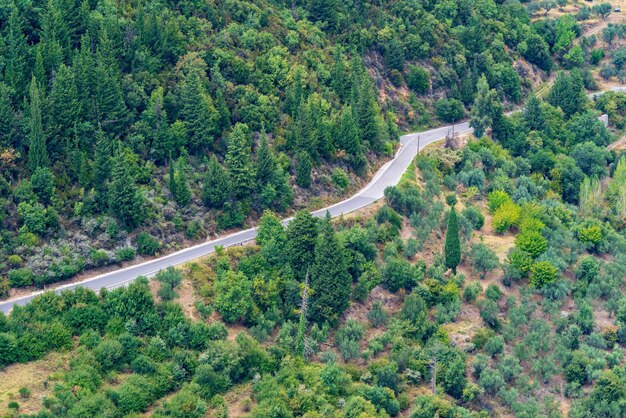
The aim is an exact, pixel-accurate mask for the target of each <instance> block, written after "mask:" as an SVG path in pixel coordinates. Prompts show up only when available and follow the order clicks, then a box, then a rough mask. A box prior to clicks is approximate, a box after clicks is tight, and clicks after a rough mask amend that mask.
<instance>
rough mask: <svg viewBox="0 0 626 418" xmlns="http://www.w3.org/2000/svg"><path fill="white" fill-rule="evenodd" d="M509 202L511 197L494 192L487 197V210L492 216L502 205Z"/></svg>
mask: <svg viewBox="0 0 626 418" xmlns="http://www.w3.org/2000/svg"><path fill="white" fill-rule="evenodd" d="M510 201H511V197H510V196H509V195H508V193H506V192H503V191H502V190H494V191H492V192H490V193H489V195H488V196H487V207H488V208H489V212H491V213H492V214H493V213H495V211H496V210H497V209H498V208H500V207H501V206H502V205H503V204H505V203H507V202H510Z"/></svg>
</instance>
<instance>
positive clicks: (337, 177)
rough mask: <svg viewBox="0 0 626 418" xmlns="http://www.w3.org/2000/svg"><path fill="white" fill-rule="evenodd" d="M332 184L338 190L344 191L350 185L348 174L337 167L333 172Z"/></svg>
mask: <svg viewBox="0 0 626 418" xmlns="http://www.w3.org/2000/svg"><path fill="white" fill-rule="evenodd" d="M332 179H333V184H334V185H335V187H337V188H338V189H340V190H342V191H343V190H346V189H347V188H348V185H349V184H350V178H349V177H348V174H347V173H346V172H345V171H343V170H342V169H341V168H339V167H337V168H335V169H334V170H333V175H332Z"/></svg>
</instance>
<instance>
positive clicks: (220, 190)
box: [202, 156, 230, 209]
mask: <svg viewBox="0 0 626 418" xmlns="http://www.w3.org/2000/svg"><path fill="white" fill-rule="evenodd" d="M229 195H230V180H229V179H228V173H227V172H226V170H225V169H224V168H223V167H222V166H221V165H220V163H219V162H218V161H217V158H215V156H213V157H211V160H210V161H209V165H208V168H207V172H206V173H205V175H204V180H203V182H202V200H203V201H204V204H205V205H206V206H207V207H209V208H213V209H221V208H222V207H223V206H224V203H226V200H227V199H228V196H229Z"/></svg>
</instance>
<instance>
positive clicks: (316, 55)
mask: <svg viewBox="0 0 626 418" xmlns="http://www.w3.org/2000/svg"><path fill="white" fill-rule="evenodd" d="M545 3H549V2H545ZM534 4H535V3H531V5H534ZM527 6H528V5H526V4H522V3H518V2H515V1H513V2H509V1H507V2H500V1H496V2H494V1H492V0H484V1H479V2H475V1H469V0H468V1H460V2H457V1H437V2H434V1H426V0H423V1H409V0H402V1H392V2H372V1H365V0H355V1H354V3H352V2H339V1H337V0H312V1H290V2H284V1H269V0H267V1H266V0H264V1H255V2H251V1H240V0H224V1H217V0H215V1H204V0H202V1H176V2H173V1H134V2H126V1H109V0H103V1H96V0H83V1H78V0H51V1H45V2H44V1H39V0H37V1H5V2H3V3H2V5H0V91H1V94H0V156H1V157H2V158H1V160H0V161H1V164H0V220H1V222H2V231H1V240H2V246H1V248H0V273H2V275H3V277H4V278H3V279H2V280H1V281H0V295H6V294H7V293H8V292H9V289H10V288H17V287H23V286H33V285H34V286H37V287H40V288H41V287H43V286H45V285H46V284H50V283H53V282H57V281H61V280H64V279H68V278H71V277H73V276H74V275H76V274H77V273H79V272H81V271H82V270H84V269H88V268H97V267H102V266H105V265H108V264H113V263H122V262H125V261H128V260H132V259H134V258H135V257H136V256H144V257H145V256H151V255H154V254H163V253H166V252H169V251H172V250H175V249H179V248H182V247H184V246H186V245H188V244H189V243H190V242H193V241H199V240H204V239H206V238H207V237H208V236H212V235H214V234H216V233H217V232H219V231H221V230H227V229H231V228H237V227H241V226H244V225H246V224H250V223H251V222H255V221H256V220H258V218H259V216H260V215H261V213H262V212H263V210H266V209H270V210H273V211H275V212H277V213H286V212H290V211H292V210H293V209H301V208H313V207H322V206H323V205H324V203H327V202H331V201H333V200H337V199H338V198H339V197H340V196H342V195H345V194H347V193H350V192H354V191H355V190H356V189H358V187H360V186H361V185H362V184H364V182H365V181H366V180H367V178H368V175H369V174H371V173H372V171H373V170H374V169H375V168H377V167H378V166H379V165H380V164H381V163H382V162H383V161H384V160H385V159H388V158H389V157H390V155H392V153H393V150H394V148H395V144H396V140H397V138H398V132H399V129H406V128H408V127H417V126H434V125H437V124H439V123H441V122H455V121H457V120H459V119H461V118H463V117H464V115H467V114H468V112H467V109H469V108H470V107H472V105H473V103H474V99H475V97H476V95H477V89H478V86H479V82H480V80H481V78H482V77H484V78H485V80H486V81H487V83H488V84H489V85H490V86H492V87H493V88H495V92H494V95H495V96H494V98H497V99H498V100H499V101H500V102H501V103H502V104H503V106H504V107H505V108H510V107H511V106H514V105H515V104H517V103H521V100H522V98H523V97H524V96H525V95H526V94H527V93H528V91H530V90H531V89H532V87H533V86H534V85H535V84H537V83H539V82H541V81H542V80H544V79H546V78H547V77H549V75H550V74H551V73H554V70H555V69H556V68H558V67H560V66H561V67H566V68H579V69H581V76H582V78H583V81H584V82H585V83H586V87H592V86H591V83H592V81H593V79H592V77H591V73H590V72H589V70H588V68H587V66H588V65H589V64H590V63H591V64H597V62H599V61H593V60H594V59H595V58H594V57H596V55H597V54H596V55H593V54H592V52H593V53H595V52H597V51H595V49H598V48H595V49H594V44H593V43H592V42H591V41H589V42H587V43H585V44H584V45H578V44H575V42H574V41H575V38H576V37H578V36H580V35H581V34H582V30H583V25H584V22H585V19H593V18H598V17H602V18H605V17H606V14H605V13H602V11H601V10H596V8H591V9H589V8H588V9H589V10H587V11H586V14H585V15H583V16H577V17H576V18H574V17H572V16H571V15H570V14H563V15H562V16H559V17H555V18H552V17H547V18H541V19H539V20H536V19H535V20H533V21H531V13H529V10H528V9H527ZM533 7H534V6H533ZM534 9H536V8H534ZM609 12H610V10H609ZM615 28H618V27H615ZM615 28H614V30H613V39H617V40H619V39H620V38H621V37H622V35H623V33H624V31H622V30H617V29H615ZM605 70H606V71H604V73H603V74H604V75H605V76H606V77H613V76H615V75H619V74H621V73H620V72H619V70H621V66H619V68H618V65H617V64H616V69H615V70H613V72H612V73H611V71H609V70H610V68H609V69H608V70H607V69H605Z"/></svg>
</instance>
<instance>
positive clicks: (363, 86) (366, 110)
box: [356, 75, 382, 151]
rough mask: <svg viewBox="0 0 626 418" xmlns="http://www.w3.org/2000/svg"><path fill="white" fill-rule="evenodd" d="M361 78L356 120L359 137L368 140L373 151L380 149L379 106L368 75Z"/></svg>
mask: <svg viewBox="0 0 626 418" xmlns="http://www.w3.org/2000/svg"><path fill="white" fill-rule="evenodd" d="M361 80H362V81H361V83H360V85H359V86H358V102H357V106H356V115H357V118H356V120H357V122H358V125H359V129H360V131H361V138H363V140H364V141H366V142H368V143H369V145H370V147H371V148H372V149H373V150H374V151H380V150H381V149H382V143H381V133H380V123H379V116H378V115H379V113H380V108H379V107H378V101H377V99H376V95H375V93H374V88H373V86H372V81H371V80H370V78H369V76H367V75H365V76H363V77H361Z"/></svg>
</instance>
